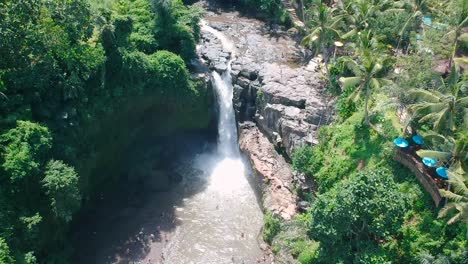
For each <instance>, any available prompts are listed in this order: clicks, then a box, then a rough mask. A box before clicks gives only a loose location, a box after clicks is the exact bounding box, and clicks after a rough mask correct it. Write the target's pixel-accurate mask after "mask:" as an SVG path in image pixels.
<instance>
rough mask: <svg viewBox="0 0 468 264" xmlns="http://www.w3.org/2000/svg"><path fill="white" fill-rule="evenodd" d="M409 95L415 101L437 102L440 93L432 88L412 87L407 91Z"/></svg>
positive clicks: (439, 99)
mask: <svg viewBox="0 0 468 264" xmlns="http://www.w3.org/2000/svg"><path fill="white" fill-rule="evenodd" d="M409 95H410V96H411V97H412V98H414V99H416V100H417V101H423V102H430V103H438V102H440V101H441V94H440V93H438V92H437V91H434V90H432V91H428V90H423V89H413V90H410V91H409Z"/></svg>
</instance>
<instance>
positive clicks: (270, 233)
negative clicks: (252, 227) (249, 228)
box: [263, 212, 281, 244]
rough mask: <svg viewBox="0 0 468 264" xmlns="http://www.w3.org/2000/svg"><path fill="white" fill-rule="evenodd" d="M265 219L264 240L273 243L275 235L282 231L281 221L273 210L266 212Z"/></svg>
mask: <svg viewBox="0 0 468 264" xmlns="http://www.w3.org/2000/svg"><path fill="white" fill-rule="evenodd" d="M263 221H264V225H263V240H264V241H265V242H267V243H268V244H271V243H272V242H273V239H274V238H275V236H276V235H277V234H278V233H279V232H280V231H281V221H280V219H278V217H276V216H274V215H273V214H272V213H271V212H267V213H266V214H265V216H264V218H263Z"/></svg>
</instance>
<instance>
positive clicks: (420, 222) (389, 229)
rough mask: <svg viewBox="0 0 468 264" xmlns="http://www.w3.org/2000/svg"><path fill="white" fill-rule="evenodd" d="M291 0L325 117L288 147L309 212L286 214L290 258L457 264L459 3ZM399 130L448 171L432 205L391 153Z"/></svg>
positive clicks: (462, 193) (462, 165)
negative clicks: (420, 140) (294, 234)
mask: <svg viewBox="0 0 468 264" xmlns="http://www.w3.org/2000/svg"><path fill="white" fill-rule="evenodd" d="M302 2H303V3H304V4H305V6H306V7H307V11H306V21H305V22H306V36H305V37H304V39H303V44H304V45H306V46H307V47H309V48H311V49H313V50H315V52H316V53H320V54H321V55H322V58H323V60H324V62H325V67H324V68H325V69H324V72H325V73H326V74H327V75H328V76H327V77H328V78H327V81H328V85H329V89H328V92H329V93H330V94H332V95H334V96H336V97H337V103H336V114H337V118H336V119H335V120H334V122H333V123H332V124H330V125H328V126H324V127H321V128H320V130H319V144H318V145H316V146H313V147H311V146H304V147H302V148H299V149H298V150H296V151H295V153H294V154H293V157H292V160H293V165H294V168H295V169H296V170H297V171H298V172H301V173H304V174H305V175H306V176H308V177H310V178H311V179H312V180H313V181H314V182H315V184H316V192H315V193H299V194H300V195H302V199H304V200H307V201H309V202H310V204H311V209H310V210H309V211H307V212H305V213H303V214H301V215H299V216H298V219H296V220H294V221H296V222H303V223H305V224H306V227H305V228H304V229H305V230H307V235H303V236H302V238H297V239H296V240H297V241H307V243H302V244H300V245H299V244H298V245H296V244H294V243H292V244H289V246H288V247H287V248H290V249H292V250H293V252H294V251H297V250H301V251H302V252H308V256H309V257H308V258H307V259H306V260H305V261H304V260H302V259H300V258H297V260H298V262H299V263H468V250H467V248H468V242H467V241H468V237H467V234H468V223H467V219H468V216H467V211H468V191H467V190H468V188H467V186H468V185H467V184H468V167H467V162H468V154H467V150H468V147H467V146H468V142H467V131H468V130H467V128H468V127H467V124H468V123H467V122H468V97H467V96H468V89H467V87H468V82H467V80H468V79H467V78H468V77H467V76H468V75H467V74H466V61H465V62H464V61H463V58H466V56H467V54H466V51H465V50H464V47H466V38H464V37H463V30H464V29H465V30H466V27H467V26H468V3H467V2H466V1H462V0H454V1H448V2H447V1H437V0H427V1H413V0H403V1H368V0H359V1H357V0H356V1H355V0H342V1H321V0H307V1H306V0H304V1H302ZM429 18H430V19H429ZM428 19H429V21H430V22H428ZM337 43H338V45H337ZM327 62H328V63H327ZM463 63H464V64H463ZM408 127H409V128H410V129H411V130H412V131H413V133H416V132H417V133H418V134H420V135H422V136H423V137H424V140H425V143H424V146H423V150H420V151H418V152H417V155H419V156H420V157H423V156H427V157H434V158H437V159H439V160H441V161H444V162H445V164H447V165H445V166H449V170H448V171H449V173H448V174H449V180H448V182H449V183H450V185H451V189H450V190H443V189H441V190H440V193H441V195H442V196H443V197H445V198H446V202H445V201H443V202H442V205H441V208H435V206H434V204H433V201H432V199H431V197H430V195H429V194H428V192H427V191H426V190H425V189H424V187H423V186H422V185H421V184H420V182H419V181H418V180H417V178H416V177H415V175H413V173H411V172H410V171H409V170H408V169H406V168H405V167H404V166H403V165H402V164H400V163H397V162H396V161H394V160H393V156H394V155H395V146H394V144H393V142H392V141H393V139H394V138H396V137H407V136H409V135H408V129H407V128H408ZM282 226H286V225H282ZM283 231H284V230H283V229H282V230H280V232H279V235H278V236H277V239H276V240H280V239H283V240H284V241H286V242H284V241H283V243H286V244H288V241H290V240H288V239H287V238H282V234H283ZM275 243H280V242H278V241H273V245H275ZM317 243H318V244H319V245H318V246H317ZM304 245H306V246H304Z"/></svg>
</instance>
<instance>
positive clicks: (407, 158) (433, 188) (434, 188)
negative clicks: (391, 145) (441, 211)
mask: <svg viewBox="0 0 468 264" xmlns="http://www.w3.org/2000/svg"><path fill="white" fill-rule="evenodd" d="M393 158H394V160H395V161H397V162H399V163H401V164H402V165H404V166H405V167H407V168H408V169H410V170H411V171H412V172H413V173H414V174H415V175H416V177H417V178H418V180H419V181H420V182H421V184H422V185H423V186H424V188H425V189H426V191H427V192H429V194H430V195H431V197H432V200H433V201H434V203H435V205H436V207H438V206H439V204H440V202H441V201H442V199H443V198H442V196H441V195H440V192H439V186H438V185H437V183H436V181H435V180H434V178H433V177H432V176H431V175H430V173H429V171H428V170H427V169H426V167H425V166H424V164H423V163H422V162H421V161H420V160H419V159H418V158H417V157H416V156H415V155H414V154H413V153H407V152H405V151H403V150H402V149H400V148H398V150H397V152H396V154H395V156H394V157H393Z"/></svg>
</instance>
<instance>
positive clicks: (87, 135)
mask: <svg viewBox="0 0 468 264" xmlns="http://www.w3.org/2000/svg"><path fill="white" fill-rule="evenodd" d="M200 16H201V12H200V10H198V9H194V8H189V7H186V6H185V5H184V4H183V3H182V1H180V0H161V1H159V0H154V1H149V0H109V1H97V0H74V1H69V0H54V1H45V0H3V1H0V57H1V58H2V59H1V60H0V92H1V93H0V95H1V96H0V112H1V117H0V142H1V146H0V164H1V166H0V263H5V264H12V263H15V261H16V263H31V264H32V263H67V262H68V256H69V253H70V252H71V248H70V245H69V243H65V239H66V234H67V231H68V229H69V227H70V223H71V222H72V219H73V217H74V215H75V214H76V213H77V212H78V211H79V210H80V208H81V207H82V204H83V203H84V202H86V201H89V200H90V199H91V198H92V197H93V196H94V194H95V192H96V191H98V190H102V189H104V188H108V187H109V184H107V183H106V182H109V181H112V179H110V178H109V177H110V176H109V175H113V174H112V173H100V172H101V171H100V170H99V168H112V166H111V164H112V162H114V163H115V162H118V156H119V155H120V154H122V153H123V149H125V147H126V146H127V145H128V144H130V143H131V142H132V136H133V137H134V136H135V135H137V134H138V133H137V132H138V131H139V129H140V130H141V129H142V128H141V126H142V125H141V124H143V123H145V122H144V120H143V119H141V118H140V115H143V114H144V113H145V112H147V111H151V113H154V115H155V116H157V120H156V121H157V122H155V123H157V125H158V127H156V128H155V129H154V131H155V133H157V134H159V135H167V134H169V133H171V131H174V130H175V129H199V128H205V127H207V125H208V123H209V122H210V113H209V104H210V100H209V96H208V94H207V91H206V90H205V88H203V85H202V84H201V83H199V82H198V81H196V80H192V79H191V76H190V73H189V71H188V69H187V66H186V62H187V61H188V60H190V59H191V58H193V57H194V55H195V44H196V42H197V40H198V39H199V37H200V36H199V35H200V28H199V26H198V21H199V18H200ZM139 118H140V119H139ZM133 120H136V121H133ZM138 121H139V122H138Z"/></svg>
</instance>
